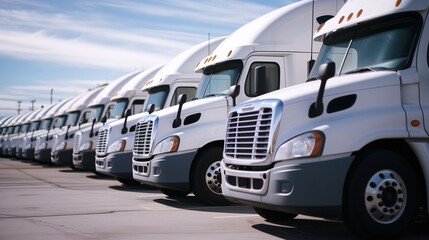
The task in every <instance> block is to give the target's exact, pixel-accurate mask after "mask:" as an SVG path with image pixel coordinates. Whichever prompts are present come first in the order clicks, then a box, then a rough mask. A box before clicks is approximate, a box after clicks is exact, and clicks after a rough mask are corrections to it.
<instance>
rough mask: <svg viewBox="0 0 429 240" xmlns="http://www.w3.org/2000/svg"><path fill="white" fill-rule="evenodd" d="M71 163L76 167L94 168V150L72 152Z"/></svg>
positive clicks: (92, 169)
mask: <svg viewBox="0 0 429 240" xmlns="http://www.w3.org/2000/svg"><path fill="white" fill-rule="evenodd" d="M73 165H74V167H75V168H77V169H83V170H91V171H94V170H95V150H90V151H82V152H79V153H78V154H76V153H73Z"/></svg>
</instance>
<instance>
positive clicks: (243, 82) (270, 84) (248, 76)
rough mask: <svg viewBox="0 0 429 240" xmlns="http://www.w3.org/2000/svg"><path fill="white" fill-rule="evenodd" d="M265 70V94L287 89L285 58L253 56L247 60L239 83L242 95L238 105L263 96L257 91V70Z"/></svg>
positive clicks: (239, 96)
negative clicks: (283, 88)
mask: <svg viewBox="0 0 429 240" xmlns="http://www.w3.org/2000/svg"><path fill="white" fill-rule="evenodd" d="M261 67H262V68H265V74H264V75H265V77H264V79H265V81H264V83H263V84H264V91H263V92H265V93H268V92H272V91H275V90H278V89H280V88H282V87H285V80H284V79H285V73H284V58H283V57H262V56H252V57H250V58H248V59H247V61H246V64H245V66H244V68H243V71H242V74H241V76H240V79H239V81H238V85H240V94H239V95H238V97H237V104H239V103H242V102H244V101H246V100H249V99H251V98H254V97H257V96H259V95H261V93H259V92H257V91H256V85H257V83H256V82H255V69H256V68H261Z"/></svg>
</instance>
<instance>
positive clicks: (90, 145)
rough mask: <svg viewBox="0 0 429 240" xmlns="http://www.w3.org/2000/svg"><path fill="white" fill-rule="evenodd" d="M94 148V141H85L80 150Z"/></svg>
mask: <svg viewBox="0 0 429 240" xmlns="http://www.w3.org/2000/svg"><path fill="white" fill-rule="evenodd" d="M91 149H92V141H91V140H90V141H88V142H85V143H84V144H82V145H81V146H80V148H79V151H85V150H91Z"/></svg>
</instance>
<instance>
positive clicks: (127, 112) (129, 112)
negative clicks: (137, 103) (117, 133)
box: [125, 109, 131, 117]
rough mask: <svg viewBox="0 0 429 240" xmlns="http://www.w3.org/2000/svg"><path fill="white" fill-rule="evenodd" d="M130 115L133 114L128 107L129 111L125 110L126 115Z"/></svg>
mask: <svg viewBox="0 0 429 240" xmlns="http://www.w3.org/2000/svg"><path fill="white" fill-rule="evenodd" d="M129 116H131V109H127V111H125V117H129Z"/></svg>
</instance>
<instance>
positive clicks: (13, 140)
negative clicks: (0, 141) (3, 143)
mask: <svg viewBox="0 0 429 240" xmlns="http://www.w3.org/2000/svg"><path fill="white" fill-rule="evenodd" d="M41 111H43V108H40V109H37V110H34V111H31V112H29V114H27V116H26V117H25V118H23V119H22V121H21V123H20V125H21V126H20V128H19V132H18V134H16V135H14V136H13V137H10V138H9V143H8V144H9V146H8V156H9V157H20V156H18V155H17V152H18V148H19V146H20V141H21V139H22V138H23V137H24V136H25V135H27V133H28V131H29V130H30V127H31V122H33V121H34V120H36V118H37V115H38V114H39V113H40V112H41Z"/></svg>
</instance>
